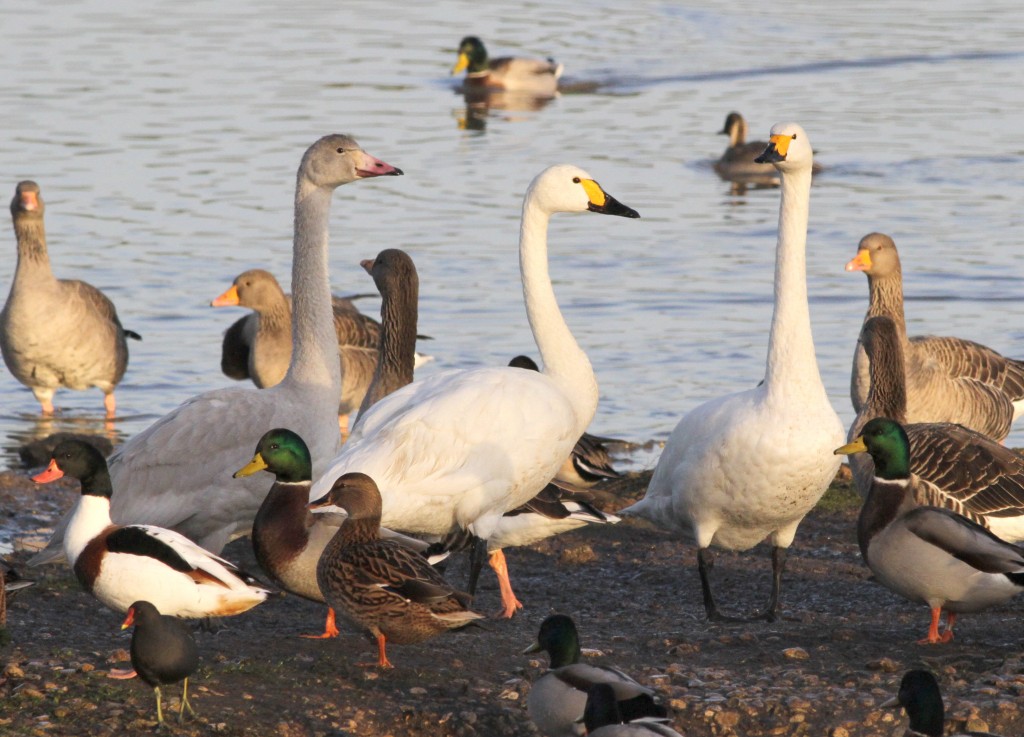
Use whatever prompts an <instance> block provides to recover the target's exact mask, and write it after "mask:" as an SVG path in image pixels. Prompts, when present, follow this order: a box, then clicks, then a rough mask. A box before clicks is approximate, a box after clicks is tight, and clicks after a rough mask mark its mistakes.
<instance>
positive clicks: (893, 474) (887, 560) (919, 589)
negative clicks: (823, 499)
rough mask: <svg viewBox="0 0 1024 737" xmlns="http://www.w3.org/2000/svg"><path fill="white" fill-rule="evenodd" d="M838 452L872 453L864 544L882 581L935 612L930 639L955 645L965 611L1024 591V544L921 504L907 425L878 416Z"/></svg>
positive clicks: (860, 525)
mask: <svg viewBox="0 0 1024 737" xmlns="http://www.w3.org/2000/svg"><path fill="white" fill-rule="evenodd" d="M835 452H836V453H837V454H840V453H847V454H849V453H864V452H867V453H870V454H871V460H872V461H874V464H875V475H874V478H873V480H872V483H871V490H870V491H869V492H868V497H867V499H865V500H864V506H863V507H862V508H861V511H860V517H859V518H858V520H857V543H858V544H859V545H860V551H861V555H862V556H863V558H864V562H865V563H867V565H868V567H869V568H870V569H871V572H872V573H874V575H875V578H876V579H877V580H878V581H879V582H880V583H881V584H882V585H884V586H885V587H886V588H888V589H889V590H891V591H893V592H895V593H897V594H899V595H900V596H903V597H905V598H907V599H910V600H911V601H917V602H921V603H924V604H926V605H927V606H928V607H929V608H930V609H931V613H932V619H931V625H930V627H929V629H928V635H927V636H926V637H925V638H924V639H923V640H920V642H921V643H922V644H925V643H927V644H934V643H938V642H949V641H950V640H952V639H953V624H954V622H955V621H956V618H957V615H958V614H960V613H962V612H976V611H981V610H982V609H987V608H988V607H991V606H995V605H998V604H1002V603H1004V602H1006V601H1007V600H1009V599H1010V598H1012V597H1013V596H1016V595H1017V594H1019V593H1020V592H1021V591H1024V548H1020V547H1018V546H1016V545H1013V544H1011V543H1008V542H1006V541H1004V540H1001V539H1000V538H998V537H996V536H995V535H993V534H992V533H991V532H989V531H988V530H986V529H985V528H984V527H982V526H981V525H979V524H977V523H975V522H972V521H971V520H969V519H967V518H966V517H962V516H961V515H959V514H956V513H954V512H950V511H949V510H948V509H939V508H938V507H926V506H921V505H920V504H918V502H917V501H916V497H917V496H918V492H917V486H918V485H919V484H920V480H919V479H918V478H917V477H916V476H914V475H913V474H912V473H911V472H910V457H909V456H910V443H909V441H908V440H907V434H906V433H905V432H904V431H903V428H902V427H901V426H900V425H899V423H897V422H894V421H893V420H890V419H888V418H884V417H876V418H875V419H873V420H871V421H870V422H868V423H867V424H866V425H865V426H864V429H863V430H862V431H861V434H860V436H858V437H857V438H856V439H855V440H854V441H853V442H851V443H847V444H846V445H844V446H842V447H841V448H838V449H836V451H835ZM942 610H946V626H945V630H944V631H943V632H942V633H941V634H940V633H939V622H940V619H941V616H942Z"/></svg>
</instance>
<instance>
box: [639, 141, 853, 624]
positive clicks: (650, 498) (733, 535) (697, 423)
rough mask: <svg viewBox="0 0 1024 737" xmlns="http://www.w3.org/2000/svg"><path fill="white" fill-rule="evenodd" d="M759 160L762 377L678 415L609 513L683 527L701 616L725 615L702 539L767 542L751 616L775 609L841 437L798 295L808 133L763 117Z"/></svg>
mask: <svg viewBox="0 0 1024 737" xmlns="http://www.w3.org/2000/svg"><path fill="white" fill-rule="evenodd" d="M761 159H762V161H771V162H774V164H775V167H776V168H777V169H778V170H779V172H780V173H781V175H782V199H781V204H780V208H779V228H778V231H779V237H778V245H777V247H776V255H775V309H774V312H773V314H772V325H771V333H770V334H769V337H768V360H767V366H766V369H765V377H764V381H762V382H761V383H760V384H758V385H757V386H756V387H754V388H752V389H748V390H746V391H742V392H738V393H736V394H729V395H727V396H724V397H719V398H717V399H712V400H711V401H709V402H705V403H704V404H702V405H700V406H698V407H697V408H696V409H693V410H691V411H690V412H689V413H688V414H687V415H685V416H684V417H683V418H682V419H681V420H680V421H679V424H678V425H676V428H675V430H673V431H672V435H671V437H669V439H668V442H667V443H666V444H665V450H664V452H663V453H662V454H661V458H659V459H658V464H657V467H656V468H655V469H654V475H653V476H652V478H651V482H650V485H649V486H648V487H647V494H646V496H645V497H644V498H643V499H642V500H640V501H639V502H637V503H636V504H634V505H632V506H630V507H627V508H626V509H624V510H622V511H621V512H619V514H622V515H629V514H633V515H637V516H639V517H644V518H646V519H648V520H651V521H652V522H655V523H657V524H660V525H663V526H665V527H668V528H670V529H674V530H679V531H681V532H683V533H684V534H685V533H687V532H689V533H692V534H693V536H694V538H696V542H697V563H698V570H699V572H700V580H701V588H702V591H703V594H704V609H705V611H706V613H707V616H708V619H710V620H728V619H730V617H727V616H725V615H724V614H722V613H720V612H719V610H718V607H717V605H716V603H715V600H714V597H713V595H712V591H711V584H710V580H709V577H708V571H709V568H710V564H711V560H712V558H711V551H710V547H711V545H712V544H714V545H718V546H720V547H724V548H727V549H730V550H747V549H749V548H752V547H753V546H755V545H757V544H758V543H759V542H761V541H762V540H764V539H765V537H768V538H769V539H770V541H771V545H772V591H771V596H770V598H769V600H768V605H767V607H766V608H765V609H764V610H763V611H762V612H760V613H759V614H757V615H755V617H757V618H762V619H767V620H769V621H772V620H774V619H775V618H776V617H777V616H778V613H779V607H780V598H779V597H780V589H781V584H782V573H783V568H784V566H785V556H786V550H787V549H788V548H789V546H790V544H792V542H793V537H794V536H795V535H796V530H797V527H798V526H799V524H800V521H801V520H802V519H803V518H804V515H806V514H807V513H808V512H809V511H810V510H811V509H812V508H813V507H814V505H815V504H816V503H817V502H818V500H819V499H820V498H821V496H822V494H824V493H825V490H826V489H827V488H828V485H829V484H830V483H831V482H832V479H833V478H835V475H836V471H838V470H839V463H837V460H838V459H834V458H829V454H830V451H831V450H832V449H833V448H835V447H836V443H841V442H842V441H843V438H844V436H845V433H844V432H843V426H842V423H841V422H840V420H839V416H838V415H837V414H836V412H835V410H834V409H833V408H832V404H831V403H830V402H829V399H828V394H827V393H826V391H825V386H824V384H823V383H822V381H821V375H820V374H819V373H818V362H817V358H816V357H815V355H814V339H813V337H812V334H811V319H810V311H809V309H808V305H807V277H806V266H805V250H806V241H807V217H808V208H809V204H810V189H811V164H812V159H813V156H812V152H811V144H810V141H809V140H808V137H807V134H806V133H805V132H804V130H803V128H801V127H800V126H799V125H797V124H795V123H778V124H776V125H774V126H773V127H772V131H771V139H770V142H769V144H768V148H767V150H766V151H765V153H764V155H763V156H762V157H761ZM769 438H770V439H771V440H770V447H771V452H770V453H766V452H764V449H765V448H766V447H768V446H767V445H766V443H768V442H769V441H768V439H769Z"/></svg>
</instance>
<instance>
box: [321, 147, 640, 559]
mask: <svg viewBox="0 0 1024 737" xmlns="http://www.w3.org/2000/svg"><path fill="white" fill-rule="evenodd" d="M586 211H591V212H598V213H605V214H613V215H623V216H627V217H636V216H637V214H636V212H635V211H634V210H631V209H630V208H627V207H625V206H624V205H621V204H620V203H619V202H617V201H616V200H615V199H613V198H612V197H611V196H609V195H607V194H606V193H605V192H604V191H603V190H602V189H601V188H600V186H599V185H598V184H597V182H595V181H594V180H593V179H592V178H591V177H590V176H589V175H588V174H587V173H586V172H584V171H583V170H581V169H578V168H577V167H574V166H567V165H561V166H553V167H550V168H548V169H546V170H544V171H543V172H542V173H541V174H539V175H538V176H537V177H536V178H535V179H534V181H533V183H532V184H531V185H530V188H529V190H528V191H527V193H526V197H525V199H524V203H523V217H522V227H521V231H520V269H521V272H522V279H523V294H524V299H525V302H526V311H527V317H528V318H529V321H530V325H531V328H532V329H533V334H534V339H535V340H536V341H537V346H538V348H539V349H540V354H541V357H542V359H543V362H544V371H543V372H540V373H537V372H533V371H523V370H521V369H517V368H511V367H508V366H504V367H495V368H477V369H469V370H450V371H444V372H440V373H437V374H434V375H433V376H431V377H429V378H427V379H424V380H422V381H417V382H414V383H412V384H409V385H407V386H404V387H402V388H401V389H398V390H397V391H395V392H393V393H391V394H389V395H388V396H387V397H384V398H383V399H381V400H380V401H378V402H377V403H376V404H374V405H373V407H371V408H370V409H369V410H368V411H367V412H366V413H365V414H364V415H363V416H362V417H360V418H359V421H358V422H357V423H356V427H355V429H354V431H353V433H352V436H351V437H350V438H349V440H348V442H347V443H346V444H345V447H344V448H343V449H342V451H341V453H340V454H339V455H338V457H337V458H335V459H334V461H332V462H331V464H330V466H329V468H328V470H327V472H326V473H324V474H323V476H321V477H320V478H319V479H318V480H316V481H315V482H314V484H313V492H312V497H313V498H314V499H316V498H319V497H320V496H322V495H324V494H326V492H327V491H328V490H329V489H330V488H331V486H333V484H334V482H335V480H336V479H337V478H339V477H340V476H341V475H342V474H344V473H347V472H349V471H359V472H362V473H365V474H367V475H368V476H370V477H371V478H373V479H374V481H375V482H376V483H377V485H378V487H379V488H380V492H381V496H382V497H383V519H382V521H383V524H384V525H386V526H387V527H390V528H392V529H396V530H402V531H405V532H413V533H422V534H429V535H441V536H443V535H447V534H449V533H451V532H453V531H457V530H460V529H461V530H468V531H469V532H471V533H472V534H474V535H476V536H477V537H478V538H480V539H484V540H486V539H488V538H489V537H490V536H491V534H492V533H493V532H494V530H495V529H496V527H497V525H498V524H499V522H500V521H501V519H502V515H504V513H505V512H507V511H509V510H511V509H515V508H516V507H518V506H520V505H521V504H524V503H526V502H527V501H529V500H530V499H532V498H533V497H534V496H535V495H536V494H537V493H538V492H539V491H540V490H541V489H543V488H544V486H545V485H546V484H547V483H548V482H549V481H550V480H551V479H552V478H553V477H554V475H555V474H556V473H557V471H558V469H559V468H560V467H561V465H562V463H563V462H564V461H565V459H566V458H567V457H568V456H569V453H570V452H571V450H572V447H573V445H574V444H575V443H576V440H577V439H578V438H579V437H580V435H582V433H583V431H584V430H585V429H586V428H587V425H588V424H589V423H590V420H591V419H592V418H593V415H594V412H595V410H596V408H597V397H598V393H597V380H596V378H595V377H594V372H593V369H592V368H591V365H590V361H589V360H588V358H587V356H586V354H585V353H584V352H583V350H582V349H581V348H580V347H579V345H578V344H577V343H576V340H575V339H574V338H573V336H572V333H571V332H570V331H569V327H568V325H566V323H565V320H564V318H563V317H562V314H561V312H560V310H559V308H558V304H557V302H556V300H555V294H554V290H553V288H552V285H551V279H550V277H549V275H548V262H547V228H548V222H549V220H550V218H551V215H552V214H554V213H558V212H586Z"/></svg>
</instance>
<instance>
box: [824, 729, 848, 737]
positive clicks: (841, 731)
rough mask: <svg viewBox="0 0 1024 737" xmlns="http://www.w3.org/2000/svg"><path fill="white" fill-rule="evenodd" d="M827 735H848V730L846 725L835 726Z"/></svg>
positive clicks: (839, 736) (842, 736) (830, 736)
mask: <svg viewBox="0 0 1024 737" xmlns="http://www.w3.org/2000/svg"><path fill="white" fill-rule="evenodd" d="M828 737H850V732H849V730H848V729H846V727H836V728H835V729H833V730H832V731H831V732H829V733H828Z"/></svg>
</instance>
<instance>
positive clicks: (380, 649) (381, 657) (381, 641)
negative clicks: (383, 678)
mask: <svg viewBox="0 0 1024 737" xmlns="http://www.w3.org/2000/svg"><path fill="white" fill-rule="evenodd" d="M377 665H378V666H380V667H381V668H394V667H395V666H393V665H391V661H390V660H388V654H387V640H386V639H385V637H384V634H383V633H380V634H378V635H377Z"/></svg>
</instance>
